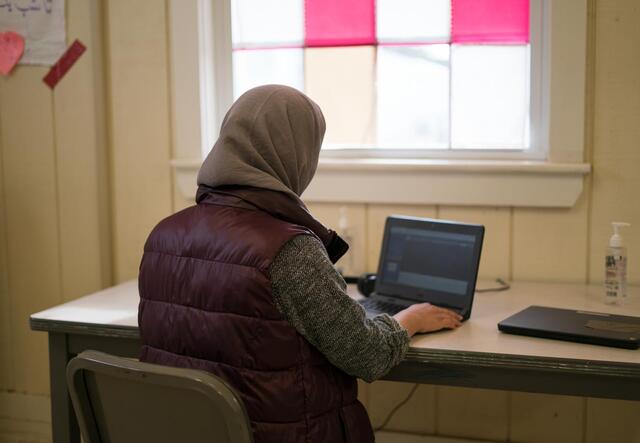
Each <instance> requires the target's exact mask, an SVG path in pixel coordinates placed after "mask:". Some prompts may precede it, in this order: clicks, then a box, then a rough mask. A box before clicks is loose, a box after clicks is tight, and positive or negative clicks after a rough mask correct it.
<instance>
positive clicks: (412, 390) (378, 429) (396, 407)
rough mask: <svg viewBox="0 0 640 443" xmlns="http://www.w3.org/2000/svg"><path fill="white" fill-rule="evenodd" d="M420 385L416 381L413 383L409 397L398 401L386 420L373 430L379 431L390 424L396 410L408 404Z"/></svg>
mask: <svg viewBox="0 0 640 443" xmlns="http://www.w3.org/2000/svg"><path fill="white" fill-rule="evenodd" d="M419 386H420V383H416V384H414V385H413V388H412V389H411V391H409V394H408V395H407V397H406V398H405V399H404V400H402V401H401V402H400V403H398V404H397V405H396V406H395V407H394V408H393V409H392V410H391V412H389V414H388V415H387V418H385V419H384V421H383V422H382V424H381V425H380V426H378V427H377V428H374V429H373V431H374V432H378V431H381V430H382V429H383V428H384V427H385V426H387V424H389V422H390V421H391V419H392V418H393V416H394V415H395V413H396V412H398V409H400V408H401V407H403V406H404V405H406V404H407V402H408V401H409V400H411V397H413V394H415V393H416V391H417V390H418V387H419Z"/></svg>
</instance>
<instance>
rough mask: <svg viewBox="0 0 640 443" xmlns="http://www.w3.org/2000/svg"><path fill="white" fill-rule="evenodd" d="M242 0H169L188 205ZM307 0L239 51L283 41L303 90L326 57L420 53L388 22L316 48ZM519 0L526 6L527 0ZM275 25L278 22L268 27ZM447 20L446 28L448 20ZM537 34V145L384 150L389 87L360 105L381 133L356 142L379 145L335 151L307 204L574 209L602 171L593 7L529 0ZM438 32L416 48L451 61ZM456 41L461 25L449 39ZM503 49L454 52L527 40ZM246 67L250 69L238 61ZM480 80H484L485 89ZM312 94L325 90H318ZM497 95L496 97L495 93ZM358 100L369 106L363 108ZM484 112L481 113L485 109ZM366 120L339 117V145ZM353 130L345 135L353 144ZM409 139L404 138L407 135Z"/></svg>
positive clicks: (533, 36) (224, 103)
mask: <svg viewBox="0 0 640 443" xmlns="http://www.w3.org/2000/svg"><path fill="white" fill-rule="evenodd" d="M231 1H232V0H196V1H194V2H185V1H183V0H169V2H168V14H169V30H170V36H169V37H170V38H169V44H170V48H169V49H170V67H171V75H170V80H171V118H172V138H173V153H174V159H173V161H172V165H173V167H174V171H175V183H176V187H177V188H178V190H179V192H180V193H181V194H182V195H183V196H184V197H186V198H192V196H193V195H194V193H195V177H196V174H197V171H198V168H199V167H200V164H201V163H202V157H203V155H206V154H207V153H208V152H209V150H210V149H211V146H212V145H213V143H214V142H215V140H216V138H217V131H218V129H219V127H220V123H221V121H222V119H223V117H224V114H225V113H226V110H227V109H228V107H229V106H230V105H231V103H232V102H233V98H234V91H233V87H232V85H233V64H232V60H233V57H234V56H233V51H232V47H233V41H234V40H233V38H232V34H233V32H232V25H231V22H232V14H231V7H232V5H231ZM296 1H298V0H277V3H278V4H287V3H289V4H290V6H288V7H286V8H282V11H286V13H287V14H289V15H288V16H287V17H288V18H283V17H284V16H283V17H280V16H277V17H279V19H281V20H285V22H284V23H285V24H286V25H287V26H289V28H285V26H284V25H283V26H281V29H280V30H281V34H273V37H272V39H271V40H270V41H269V40H266V41H265V40H261V41H260V42H258V43H255V41H257V40H254V43H251V41H250V40H251V38H249V37H246V36H250V35H251V33H252V31H255V30H257V29H258V28H256V27H255V26H257V25H254V27H252V28H248V30H247V31H246V32H244V35H245V43H243V45H242V48H240V47H239V46H238V45H236V46H237V51H236V52H237V53H240V52H244V53H245V54H244V55H245V56H247V55H248V54H249V51H257V50H258V49H261V48H262V49H264V51H265V52H266V51H267V50H270V49H271V48H273V47H274V46H277V47H278V48H277V49H278V50H280V49H281V50H293V51H292V52H295V51H298V54H300V53H301V54H302V68H303V69H302V70H300V71H298V74H297V75H298V77H297V78H293V77H292V79H291V80H290V81H297V82H298V84H302V85H303V86H302V87H304V88H305V91H306V92H309V90H308V88H307V84H306V83H307V76H308V75H309V76H316V77H318V76H320V74H318V72H319V71H317V70H315V69H312V68H313V64H312V63H315V64H318V65H319V66H320V67H322V66H323V65H324V64H326V63H327V62H326V60H325V59H332V58H339V57H338V56H336V55H335V54H336V53H337V52H336V51H337V50H343V51H340V52H341V54H342V58H341V59H340V60H341V61H342V62H344V63H346V62H355V61H358V60H359V59H358V60H356V59H357V58H358V57H360V58H362V59H368V60H371V59H372V57H373V60H374V62H373V63H374V64H375V65H381V64H382V63H377V60H378V58H382V57H383V56H384V55H382V56H379V54H378V52H382V50H383V49H392V48H397V49H401V48H404V47H406V46H412V45H405V44H402V45H401V44H400V43H401V42H399V41H397V40H396V41H393V38H392V37H391V36H392V35H394V34H393V32H395V31H393V26H390V25H389V26H386V27H385V26H383V24H382V23H378V24H377V25H376V26H377V27H376V31H375V42H374V44H368V43H366V42H362V41H360V42H357V44H355V43H353V42H351V43H350V44H351V45H352V46H337V44H336V43H335V42H329V43H330V44H329V43H327V44H328V46H325V47H318V46H313V44H315V43H314V42H309V41H307V35H306V28H305V26H304V20H301V21H300V20H299V21H297V22H295V23H297V24H296V26H297V28H296V29H294V30H292V29H291V27H292V26H293V24H294V23H293V21H292V18H291V17H303V14H305V9H304V8H302V6H300V7H297V9H296V7H295V5H296V4H297V5H303V4H302V3H296ZM384 1H385V0H377V3H376V4H377V8H382V7H384ZM438 1H440V0H415V1H410V0H395V2H393V1H392V2H390V3H389V4H388V5H387V6H389V5H391V6H394V4H395V3H398V4H403V5H410V4H412V3H415V4H419V5H420V4H423V3H425V4H427V3H429V4H432V3H437V2H438ZM485 1H488V0H469V2H471V3H476V2H478V4H479V3H484V2H485ZM509 1H513V2H516V3H517V2H518V1H519V0H509ZM325 2H329V3H333V1H329V0H325V1H324V2H319V3H318V4H319V5H320V4H322V3H325ZM275 3H276V0H261V2H260V4H262V5H266V6H265V7H267V8H269V7H270V6H269V5H273V4H275ZM344 3H346V2H344V1H343V2H342V4H344ZM291 5H293V6H291ZM447 10H448V11H449V14H451V8H450V7H449V8H448V9H447V8H445V9H444V10H443V11H441V15H440V17H441V16H442V15H443V14H445V12H446V11H447ZM376 14H377V11H376ZM429 17H431V18H432V19H433V20H436V19H437V17H439V15H438V14H436V13H433V14H431V15H430V16H429ZM407 20H408V19H407ZM416 20H417V19H416ZM247 23H248V22H247ZM269 23H271V22H268V23H267V24H269ZM429 23H430V26H431V27H432V29H436V31H434V32H433V34H434V35H435V36H436V37H437V38H440V37H442V36H445V37H446V31H442V30H441V31H437V27H436V26H435V25H434V24H432V21H429ZM439 23H442V20H440V21H439ZM281 24H282V23H281ZM404 24H405V26H404V27H405V29H406V31H407V32H409V31H411V29H413V28H412V27H410V26H409V25H410V22H409V21H405V22H404ZM445 24H446V22H445ZM258 25H260V23H258ZM241 26H242V25H241ZM238 29H240V28H238ZM238 29H236V31H235V32H236V39H235V41H236V42H239V41H241V40H238V37H237V32H238ZM347 29H349V27H347ZM520 29H522V27H521V28H520ZM285 31H286V33H288V34H286V35H289V36H290V35H292V34H293V33H294V31H295V33H297V37H296V38H295V39H291V38H290V37H287V39H288V40H286V41H285V39H283V37H282V36H283V35H285ZM528 32H529V41H530V47H529V49H528V54H527V57H528V59H527V63H529V65H530V71H529V78H528V82H529V86H527V88H528V89H527V91H528V97H529V100H530V103H529V108H528V120H527V121H526V122H525V123H524V125H525V126H527V125H528V127H529V131H528V137H527V133H526V132H525V140H527V138H528V140H529V147H528V149H513V148H506V146H505V145H504V144H503V145H501V146H500V147H499V149H496V147H495V146H493V147H491V148H490V147H489V146H487V145H484V146H483V149H476V148H477V147H478V145H477V140H479V139H480V138H478V137H476V138H475V139H474V143H473V145H474V146H473V149H469V146H471V145H472V144H471V143H469V144H466V145H465V143H467V141H468V139H466V138H465V137H458V136H457V135H456V137H454V138H455V140H454V141H453V145H454V146H456V147H455V148H450V149H448V148H449V146H446V147H445V148H442V147H441V148H437V147H434V146H433V145H432V146H431V149H425V147H424V145H425V144H422V145H420V146H421V147H420V148H409V149H407V148H400V147H399V146H392V147H388V146H387V148H386V149H380V148H379V147H378V143H379V144H380V145H381V146H384V145H385V142H384V137H383V136H382V135H383V131H382V129H380V128H381V126H380V125H379V121H380V120H381V119H382V117H381V115H382V114H384V113H390V114H392V115H391V117H392V118H393V117H395V116H396V114H394V113H393V112H392V110H393V107H392V106H389V107H384V108H382V109H380V104H379V103H380V101H381V100H393V99H394V98H396V97H395V96H393V95H391V97H387V98H384V97H382V96H383V95H384V91H383V92H380V91H377V90H376V91H377V92H376V94H375V95H374V94H373V93H370V92H367V93H366V94H369V95H368V96H369V97H374V98H375V100H377V103H369V104H367V102H366V101H365V100H361V101H360V103H364V105H363V106H365V107H366V106H369V109H371V108H375V118H374V119H373V120H372V122H373V123H372V124H373V128H374V130H373V131H369V132H367V134H369V135H368V138H366V137H364V136H359V137H352V140H355V142H354V143H352V144H351V147H352V146H354V145H358V146H362V145H366V144H367V143H369V146H376V147H375V148H368V149H367V148H362V147H359V148H355V149H354V148H351V149H333V150H332V149H325V151H324V152H323V153H322V155H321V158H320V163H319V165H318V170H317V173H316V176H315V178H314V180H313V182H312V184H311V186H310V187H309V188H308V189H307V191H306V192H305V195H304V196H303V197H304V198H305V199H306V200H307V201H327V202H369V203H406V204H454V205H481V206H484V205H489V206H528V207H570V206H572V205H573V204H574V203H575V202H576V200H577V198H578V196H579V195H580V193H581V192H582V189H583V178H584V176H585V175H586V174H588V173H589V171H590V165H589V164H587V163H584V115H585V114H584V111H585V72H586V70H585V66H586V63H585V57H586V48H587V1H586V0H566V1H564V0H563V1H551V0H529V31H528ZM438 34H439V35H438ZM456 35H458V34H456ZM512 35H513V34H512ZM516 35H517V33H516ZM520 35H523V34H520ZM413 37H415V36H413ZM418 37H419V36H418ZM436 37H434V36H433V35H432V36H428V37H424V36H422V39H423V40H426V39H427V38H431V39H432V40H434V41H428V42H427V41H418V42H414V41H411V42H408V43H420V44H416V45H413V46H417V47H418V48H415V49H416V50H417V51H423V52H430V54H429V55H428V56H429V57H430V58H431V59H433V60H437V57H444V56H446V54H444V52H445V51H443V54H442V55H441V54H439V53H437V51H438V50H437V47H438V45H444V46H448V45H449V43H447V42H446V41H435V40H436ZM342 38H344V36H342ZM394 38H395V37H394ZM452 38H453V37H452V35H451V29H450V30H449V39H452ZM457 38H462V39H464V38H465V36H464V35H462V34H461V35H459V36H458V37H457ZM517 38H520V37H517ZM261 39H263V38H261ZM385 39H387V40H385ZM416 39H417V37H416ZM383 40H384V41H383ZM412 40H413V39H412ZM310 43H311V44H310ZM495 43H496V42H495V41H493V42H484V43H483V44H482V45H476V44H475V43H474V44H471V43H469V42H465V43H460V44H457V43H454V44H453V45H450V48H449V52H450V53H453V52H454V51H458V50H459V51H462V52H467V54H461V55H462V56H463V57H462V58H461V60H462V62H459V63H469V64H472V63H473V57H472V56H473V54H469V53H468V51H467V50H468V49H470V48H471V49H473V48H475V47H477V46H481V47H480V48H477V49H478V50H480V51H482V50H485V49H487V48H495V47H498V49H500V50H505V51H509V50H511V49H513V48H514V47H516V46H518V45H520V46H524V45H525V44H524V42H520V43H517V42H513V41H512V42H511V43H508V44H499V45H498V44H495ZM456 45H458V46H456ZM285 46H286V47H285ZM456 48H457V49H456ZM411 49H413V48H411ZM306 50H313V51H315V52H317V53H318V54H320V55H318V56H317V57H305V54H304V52H305V51H306ZM349 51H352V52H349ZM367 51H373V52H374V53H375V56H371V55H370V54H368V53H367ZM284 52H286V51H283V53H284ZM472 52H473V51H472ZM457 55H460V54H456V55H455V56H451V55H450V58H451V59H455V58H456V57H457ZM392 56H397V57H400V55H398V54H392ZM467 56H468V57H467ZM503 56H505V57H506V55H505V54H499V55H496V57H503ZM283 57H284V56H283ZM298 57H300V56H298ZM483 57H484V56H483ZM454 61H455V60H454ZM236 63H239V62H238V61H236ZM240 63H241V62H240ZM391 65H393V63H391ZM369 66H371V65H369ZM387 66H389V63H387ZM456 66H460V65H459V64H456V63H453V70H452V71H451V73H452V77H454V76H455V75H456V74H455V67H456ZM371 69H373V68H371ZM483 72H484V71H478V72H477V76H475V77H474V78H473V79H472V80H473V81H480V79H481V75H480V74H481V73H483ZM387 74H388V73H386V72H379V69H378V66H376V69H375V73H372V74H371V76H370V78H371V79H376V81H378V79H379V77H380V76H383V75H387ZM287 75H290V76H291V75H292V73H291V72H287ZM461 75H465V73H464V72H463V73H462V74H461ZM486 75H490V74H486ZM416 77H419V75H416ZM311 80H313V82H314V84H320V86H319V87H317V88H315V90H316V91H320V92H323V90H324V89H326V88H330V87H331V85H330V84H328V83H324V86H322V85H323V83H322V82H321V81H319V80H318V79H317V78H316V79H311ZM320 80H322V79H320ZM453 80H455V79H453ZM450 81H451V80H450ZM371 83H373V80H372V81H371ZM407 83H408V82H407ZM469 84H473V82H471V83H469ZM396 86H406V85H405V84H402V85H396ZM358 88H359V89H358ZM373 88H374V86H373V85H371V84H369V85H367V83H366V82H363V81H360V82H359V83H356V84H353V85H351V86H350V89H349V90H348V91H347V92H346V93H344V94H346V95H349V96H351V95H359V96H361V97H365V96H367V95H366V94H365V91H371V90H373ZM452 89H455V88H452ZM461 91H462V90H459V91H458V92H461ZM476 92H479V93H486V92H487V90H484V89H481V90H480V91H476ZM310 95H313V92H312V93H310ZM458 95H459V94H458V93H456V92H455V91H454V92H453V93H451V94H450V100H451V101H452V103H453V104H452V105H451V106H452V107H454V108H455V106H456V103H457V97H458ZM487 96H490V95H488V94H487ZM381 97H382V98H381ZM314 98H316V100H317V101H318V102H320V104H321V106H323V110H324V111H325V114H330V113H332V112H333V107H332V106H331V103H328V104H327V103H322V100H321V99H318V98H317V97H314ZM336 103H337V105H336V108H337V109H338V112H339V111H340V106H339V105H341V104H342V102H341V101H337V102H336ZM352 103H357V102H355V101H352ZM425 105H426V104H425ZM379 109H380V110H379ZM463 111H465V112H469V113H470V114H472V109H463ZM477 113H478V112H477V111H476V112H475V114H477ZM365 114H366V113H365V112H350V113H348V114H345V116H344V118H343V121H341V120H340V118H339V119H338V125H337V126H335V127H334V129H333V130H334V131H336V132H334V134H333V135H332V136H331V137H334V136H335V138H334V139H335V140H339V139H342V143H341V145H342V147H343V148H344V147H347V146H348V143H347V142H348V139H347V138H346V135H349V134H351V133H350V132H348V131H350V130H351V129H352V128H350V127H349V126H355V125H354V124H353V122H354V121H356V119H357V118H360V119H364V117H363V116H364V115H365ZM472 115H473V114H472ZM510 117H512V116H511V115H510V116H507V118H510ZM385 118H386V117H385ZM409 121H410V120H409V119H407V121H406V122H404V121H402V120H400V123H401V124H406V125H409V124H410V123H407V122H409ZM463 121H464V119H463ZM344 122H351V124H350V125H348V126H347V127H344V126H340V124H344ZM474 123H477V121H475V122H474V121H471V123H469V122H467V124H474ZM361 127H362V126H361ZM408 127H411V126H408ZM471 129H473V130H474V131H476V133H480V134H481V132H480V131H481V130H482V129H483V127H475V128H471ZM342 131H345V134H346V135H345V136H344V137H343V136H342ZM398 132H402V131H398ZM452 132H454V133H455V132H456V131H455V130H453V131H452ZM518 132H519V131H518ZM424 133H425V134H426V133H428V134H431V135H430V137H433V138H432V139H435V140H437V139H438V137H442V135H438V133H437V132H436V131H435V130H432V129H429V130H425V132H424ZM447 133H448V130H447V131H446V132H445V133H444V134H445V136H446V134H447ZM328 135H329V134H328ZM400 135H402V134H400ZM400 138H401V137H400V136H398V137H397V138H396V139H397V140H399V139H400ZM424 138H426V137H424ZM424 138H423V140H424ZM379 139H380V140H382V141H380V140H379ZM456 143H457V144H456ZM407 144H408V142H406V141H405V146H406V145H407ZM387 145H388V143H387Z"/></svg>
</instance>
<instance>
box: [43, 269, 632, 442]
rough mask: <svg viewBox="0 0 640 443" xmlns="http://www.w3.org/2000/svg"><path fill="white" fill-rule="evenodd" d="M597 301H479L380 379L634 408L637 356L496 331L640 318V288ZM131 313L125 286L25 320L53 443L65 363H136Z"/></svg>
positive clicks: (574, 295) (66, 423) (64, 426)
mask: <svg viewBox="0 0 640 443" xmlns="http://www.w3.org/2000/svg"><path fill="white" fill-rule="evenodd" d="M479 286H481V285H479ZM349 291H350V295H352V296H353V297H354V298H356V297H358V296H357V295H356V293H355V288H353V287H350V288H349ZM601 294H602V288H601V287H600V286H584V285H568V284H541V283H513V284H512V288H511V290H509V291H506V292H496V293H483V294H477V295H476V299H475V301H474V307H473V312H472V315H471V318H470V319H469V320H468V321H467V322H466V323H465V324H464V326H463V327H461V328H459V329H457V330H454V331H441V332H437V333H433V334H427V335H420V336H417V337H414V338H413V340H412V341H411V347H410V349H409V351H408V353H407V356H406V358H405V360H404V361H403V362H402V363H400V365H398V366H397V367H396V368H394V369H393V370H392V371H391V372H390V373H389V374H388V375H387V376H386V377H385V379H386V380H395V381H403V382H410V383H428V384H439V385H450V386H466V387H476V388H490V389H506V390H513V391H526V392H542V393H550V394H566V395H580V396H588V397H603V398H615V399H627V400H636V401H639V400H640V350H626V349H615V348H607V347H602V346H595V345H586V344H578V343H569V342H561V341H555V340H546V339H540V338H532V337H521V336H516V335H508V334H503V333H501V332H499V331H498V329H497V327H496V324H497V323H498V322H499V321H500V320H502V319H504V318H506V317H508V316H510V315H511V314H513V313H515V312H517V311H519V310H521V309H524V308H525V307H527V306H529V305H532V304H537V305H545V306H554V307H565V308H573V309H581V310H587V311H601V312H609V313H613V314H626V315H636V316H640V288H631V289H630V297H631V298H632V299H633V301H632V302H631V303H628V304H627V305H625V306H609V305H604V304H603V303H602V301H601ZM137 310H138V288H137V282H136V281H130V282H127V283H123V284H121V285H118V286H115V287H112V288H109V289H106V290H104V291H100V292H97V293H95V294H92V295H88V296H86V297H82V298H79V299H77V300H74V301H72V302H69V303H65V304H63V305H60V306H56V307H54V308H51V309H48V310H46V311H42V312H39V313H37V314H33V315H32V316H31V328H32V329H33V330H36V331H46V332H48V333H49V361H50V371H51V403H52V427H53V441H54V443H59V442H73V443H76V442H79V441H80V436H79V432H78V425H77V423H76V420H75V415H74V413H73V408H72V406H71V402H70V399H69V396H68V392H67V388H66V382H65V380H66V378H65V370H66V365H67V362H68V361H69V360H70V359H71V358H72V357H73V356H74V355H76V354H78V353H80V352H82V351H84V350H86V349H96V350H100V351H104V352H108V353H111V354H115V355H121V356H125V357H136V356H137V354H138V348H139V345H140V341H139V334H138V326H137V324H138V323H137Z"/></svg>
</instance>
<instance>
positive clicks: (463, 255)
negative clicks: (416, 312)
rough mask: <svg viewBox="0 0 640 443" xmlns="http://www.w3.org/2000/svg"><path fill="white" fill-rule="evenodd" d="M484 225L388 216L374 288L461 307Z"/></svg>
mask: <svg viewBox="0 0 640 443" xmlns="http://www.w3.org/2000/svg"><path fill="white" fill-rule="evenodd" d="M483 232H484V229H483V227H482V226H478V225H467V224H462V223H453V222H443V221H440V220H431V219H412V218H404V217H390V218H389V219H388V220H387V226H386V228H385V238H384V244H383V251H382V255H381V257H380V258H381V260H380V267H379V272H378V276H379V280H378V283H377V284H378V286H377V287H376V292H382V293H386V294H393V295H396V296H399V297H402V298H407V299H411V300H413V301H420V302H422V301H428V302H432V303H436V304H443V305H448V306H452V307H456V308H460V309H464V308H465V307H466V306H467V305H470V303H471V300H472V297H473V292H474V290H475V284H476V277H477V273H478V264H479V259H480V249H481V245H482V237H483Z"/></svg>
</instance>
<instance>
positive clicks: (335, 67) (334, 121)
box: [305, 46, 375, 149]
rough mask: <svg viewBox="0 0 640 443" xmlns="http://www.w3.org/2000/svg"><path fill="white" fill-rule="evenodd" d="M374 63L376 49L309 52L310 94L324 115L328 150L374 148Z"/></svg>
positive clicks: (307, 79)
mask: <svg viewBox="0 0 640 443" xmlns="http://www.w3.org/2000/svg"><path fill="white" fill-rule="evenodd" d="M374 59H375V48H374V47H373V46H356V47H348V48H344V47H342V48H308V49H305V77H306V78H305V86H306V92H307V94H308V95H309V97H311V98H312V99H313V100H314V101H315V102H316V103H318V105H319V106H320V108H321V109H322V112H323V113H324V117H325V120H326V122H327V132H326V134H325V137H324V147H325V148H329V149H330V148H332V147H345V146H346V145H349V147H367V146H366V145H368V146H371V145H372V143H373V141H374V140H373V134H375V105H374V101H373V92H374ZM332 144H333V145H334V146H330V145H332ZM335 145H337V146H335ZM362 145H365V146H362Z"/></svg>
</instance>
